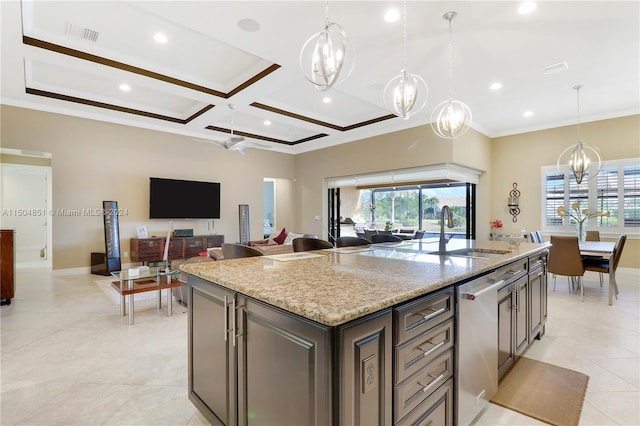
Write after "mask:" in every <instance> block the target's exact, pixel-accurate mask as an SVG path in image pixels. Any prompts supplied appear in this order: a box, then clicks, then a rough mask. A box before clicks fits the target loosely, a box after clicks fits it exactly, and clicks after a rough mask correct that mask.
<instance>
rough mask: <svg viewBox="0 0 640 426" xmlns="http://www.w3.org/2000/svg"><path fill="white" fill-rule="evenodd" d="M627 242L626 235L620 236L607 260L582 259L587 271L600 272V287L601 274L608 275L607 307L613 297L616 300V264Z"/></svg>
mask: <svg viewBox="0 0 640 426" xmlns="http://www.w3.org/2000/svg"><path fill="white" fill-rule="evenodd" d="M626 241H627V235H626V234H622V235H620V237H618V241H617V242H616V245H615V247H614V248H613V254H611V257H609V258H608V259H606V258H601V259H595V258H587V259H584V260H583V262H584V266H585V269H586V270H587V271H593V272H600V280H601V281H600V285H602V274H603V273H607V274H609V291H608V293H609V305H611V304H612V303H613V296H615V297H616V300H617V299H618V294H619V291H618V283H617V282H616V269H618V263H619V262H620V256H622V249H623V248H624V243H625V242H626Z"/></svg>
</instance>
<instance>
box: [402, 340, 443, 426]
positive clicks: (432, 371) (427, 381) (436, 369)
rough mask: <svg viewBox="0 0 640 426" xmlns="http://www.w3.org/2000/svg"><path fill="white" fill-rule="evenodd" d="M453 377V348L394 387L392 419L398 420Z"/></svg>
mask: <svg viewBox="0 0 640 426" xmlns="http://www.w3.org/2000/svg"><path fill="white" fill-rule="evenodd" d="M450 377H453V350H452V349H450V350H448V351H447V352H445V353H443V354H442V355H440V356H439V357H437V358H436V359H434V360H433V361H432V362H431V363H430V364H429V365H427V366H426V367H424V368H423V369H422V370H420V371H418V372H417V373H416V374H414V375H413V376H411V377H410V378H408V379H407V380H406V381H404V382H403V383H402V384H401V385H398V386H396V387H395V389H394V397H393V404H394V410H393V413H394V414H393V415H394V421H395V422H398V421H400V420H401V419H402V418H403V417H404V416H406V415H407V414H408V413H409V412H410V411H411V410H413V409H414V408H416V407H417V406H418V405H419V404H420V403H421V402H422V401H424V399H425V398H427V397H429V396H430V395H431V394H432V393H433V392H434V391H435V390H436V389H437V388H438V387H439V386H440V385H441V384H443V383H444V382H446V381H447V380H448V379H449V378H450Z"/></svg>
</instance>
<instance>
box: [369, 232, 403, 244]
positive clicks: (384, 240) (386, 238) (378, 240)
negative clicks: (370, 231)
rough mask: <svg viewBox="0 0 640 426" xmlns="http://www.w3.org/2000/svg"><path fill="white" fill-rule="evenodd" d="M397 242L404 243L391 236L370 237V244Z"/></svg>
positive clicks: (378, 235)
mask: <svg viewBox="0 0 640 426" xmlns="http://www.w3.org/2000/svg"><path fill="white" fill-rule="evenodd" d="M398 241H404V240H403V239H402V238H400V237H398V236H395V235H391V234H375V235H372V236H371V242H372V243H373V244H377V243H395V242H398Z"/></svg>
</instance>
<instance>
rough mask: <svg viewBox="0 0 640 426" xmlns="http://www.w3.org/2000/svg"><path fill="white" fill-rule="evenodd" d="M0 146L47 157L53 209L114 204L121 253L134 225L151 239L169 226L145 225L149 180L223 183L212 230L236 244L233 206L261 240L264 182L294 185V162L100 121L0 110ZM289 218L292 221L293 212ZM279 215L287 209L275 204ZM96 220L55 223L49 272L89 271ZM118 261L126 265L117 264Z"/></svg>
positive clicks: (198, 227) (195, 224)
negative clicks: (244, 209)
mask: <svg viewBox="0 0 640 426" xmlns="http://www.w3.org/2000/svg"><path fill="white" fill-rule="evenodd" d="M1 117H2V129H1V141H2V147H4V148H14V149H28V150H36V151H44V152H50V153H52V154H53V157H52V159H51V166H52V170H53V178H52V180H53V208H54V209H55V210H58V209H69V210H75V209H80V210H81V209H93V208H101V207H102V201H103V200H117V201H118V207H119V208H120V209H126V210H127V211H128V214H127V215H125V216H121V217H120V235H121V252H122V254H123V255H124V251H129V238H130V237H133V236H135V228H136V226H137V225H146V226H147V229H148V232H149V235H166V232H167V229H168V226H169V222H168V221H165V220H150V219H149V211H148V209H149V207H148V204H149V177H150V176H156V177H167V178H177V179H193V180H205V181H215V182H220V183H221V204H222V208H221V219H220V220H216V221H215V231H216V233H219V234H224V235H225V239H226V240H227V241H231V242H234V241H237V240H238V229H239V227H238V205H239V204H249V206H250V219H251V238H252V239H259V238H262V229H263V227H262V204H263V194H262V186H263V179H264V177H267V176H268V177H272V178H278V179H288V180H290V181H291V180H292V179H293V172H294V160H295V159H294V156H292V155H289V154H281V153H275V152H269V151H265V150H249V152H248V153H247V154H246V155H241V154H240V153H238V152H235V151H225V150H223V149H221V148H218V147H215V146H213V145H209V144H206V143H202V142H196V141H194V140H192V139H191V138H189V137H184V136H178V135H172V134H167V133H163V132H156V131H152V130H144V129H139V128H135V127H128V126H123V125H117V124H110V123H104V122H100V121H94V120H88V119H82V118H73V117H70V116H65V115H59V114H52V113H47V112H39V111H34V110H28V109H23V108H16V107H10V106H4V105H3V106H2V115H1ZM288 201H289V206H288V210H289V211H291V212H293V213H292V215H293V217H291V218H290V220H295V210H293V209H291V200H288ZM279 208H280V209H287V206H286V203H285V206H284V207H283V206H280V207H279ZM174 228H193V229H194V232H196V233H199V234H205V233H207V221H205V220H194V221H185V220H181V221H174ZM103 232H104V231H103V222H102V217H91V216H80V217H78V216H62V215H56V216H54V218H53V247H54V248H53V268H54V269H65V268H76V267H83V266H88V265H89V264H90V253H91V252H92V251H97V252H104V234H103ZM122 261H123V262H124V263H127V262H129V259H128V258H123V259H122Z"/></svg>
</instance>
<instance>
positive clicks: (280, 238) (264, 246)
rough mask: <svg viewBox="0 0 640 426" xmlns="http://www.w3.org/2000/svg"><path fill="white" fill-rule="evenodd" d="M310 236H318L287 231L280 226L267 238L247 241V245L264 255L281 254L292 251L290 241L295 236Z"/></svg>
mask: <svg viewBox="0 0 640 426" xmlns="http://www.w3.org/2000/svg"><path fill="white" fill-rule="evenodd" d="M302 237H311V238H318V236H317V235H312V234H299V233H296V232H289V231H287V229H286V228H282V230H280V231H274V232H272V233H271V235H269V237H268V238H264V239H262V240H254V241H249V244H248V245H249V246H251V247H255V248H257V249H258V250H260V251H261V252H263V253H264V254H265V255H270V254H282V253H293V244H292V241H293V240H294V239H295V238H302Z"/></svg>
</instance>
